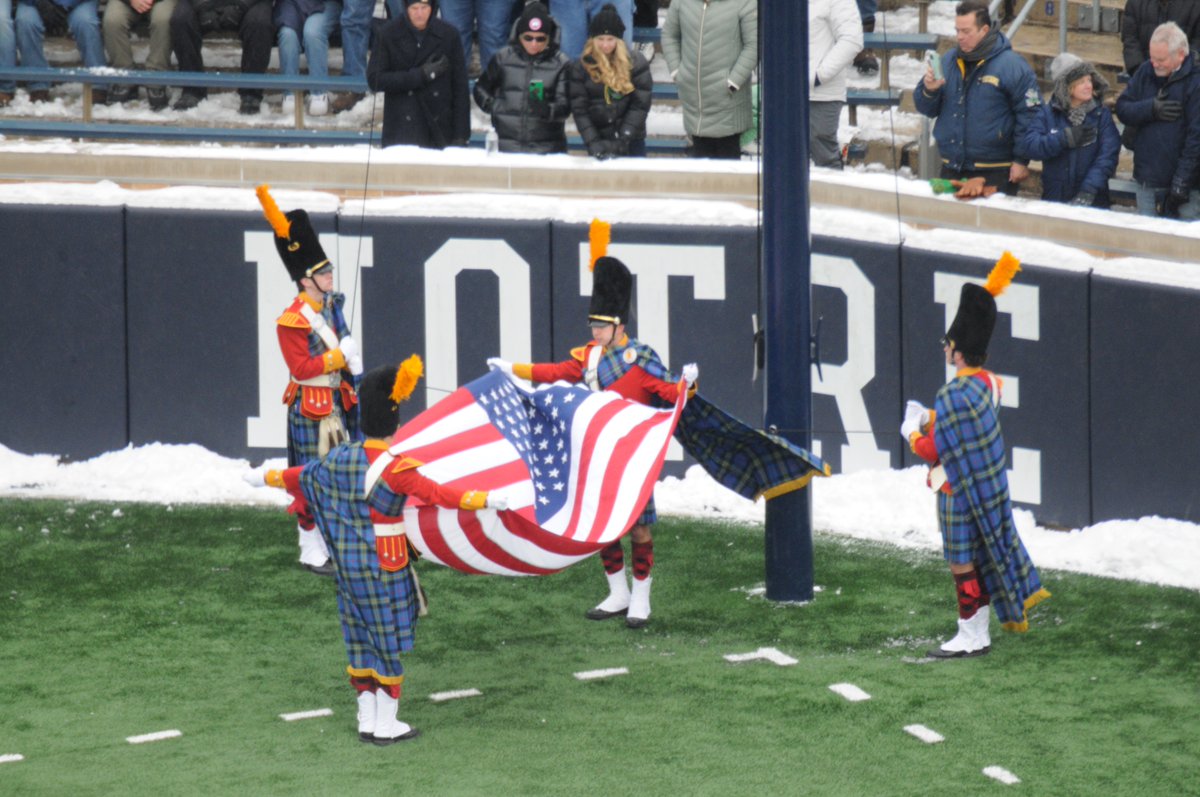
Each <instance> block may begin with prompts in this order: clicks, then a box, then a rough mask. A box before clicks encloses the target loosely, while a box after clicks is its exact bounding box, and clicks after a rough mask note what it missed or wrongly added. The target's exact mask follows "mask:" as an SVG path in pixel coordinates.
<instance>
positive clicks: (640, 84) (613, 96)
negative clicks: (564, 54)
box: [570, 3, 654, 160]
mask: <svg viewBox="0 0 1200 797" xmlns="http://www.w3.org/2000/svg"><path fill="white" fill-rule="evenodd" d="M624 33H625V23H624V22H622V21H621V15H620V14H619V13H618V12H617V9H616V7H615V6H613V5H612V4H611V3H608V4H606V5H605V6H604V7H603V8H601V9H600V12H599V13H598V14H596V16H594V17H592V19H591V21H590V22H588V40H587V43H586V44H584V45H583V55H582V56H580V58H579V60H578V61H574V62H572V64H571V83H570V86H571V91H570V96H571V112H572V113H573V114H574V117H575V127H577V128H579V135H580V137H581V138H583V143H584V145H585V146H586V147H587V151H588V154H589V155H591V156H592V157H594V158H599V159H601V160H603V159H605V158H613V157H618V156H624V155H633V156H637V157H641V156H643V155H645V154H646V117H647V115H649V113H650V94H651V92H652V91H653V90H654V78H653V77H651V75H650V64H649V62H647V61H646V59H645V57H644V56H643V55H642V54H641V53H640V52H638V51H637V50H630V49H629V48H627V47H626V46H625V40H624V39H622V38H621V37H622V36H623V35H624Z"/></svg>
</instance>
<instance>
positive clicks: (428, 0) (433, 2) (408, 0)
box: [404, 0, 438, 14]
mask: <svg viewBox="0 0 1200 797" xmlns="http://www.w3.org/2000/svg"><path fill="white" fill-rule="evenodd" d="M414 3H424V4H425V5H427V6H429V7H430V8H431V9H432V11H433V13H434V14H436V13H437V10H438V4H437V0H404V7H405V8H408V7H409V6H411V5H413V4H414Z"/></svg>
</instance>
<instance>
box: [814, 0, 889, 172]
mask: <svg viewBox="0 0 1200 797" xmlns="http://www.w3.org/2000/svg"><path fill="white" fill-rule="evenodd" d="M862 29H863V24H862V20H861V19H860V18H859V15H858V8H857V7H856V6H855V4H854V0H809V3H808V155H809V157H810V158H811V159H812V162H813V163H815V164H816V165H817V166H828V167H829V168H832V169H840V168H842V149H841V147H839V146H838V137H837V133H838V122H839V121H840V120H841V118H842V106H843V105H845V104H846V72H847V70H848V69H849V68H850V65H851V64H852V63H855V62H856V57H857V54H860V53H861V52H862V51H863V49H862V46H863V36H862ZM876 68H878V63H877V64H876Z"/></svg>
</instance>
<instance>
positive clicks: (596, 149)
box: [587, 138, 616, 160]
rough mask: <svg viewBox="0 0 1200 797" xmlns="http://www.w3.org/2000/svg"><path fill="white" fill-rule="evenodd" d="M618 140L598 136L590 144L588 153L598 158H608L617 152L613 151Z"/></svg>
mask: <svg viewBox="0 0 1200 797" xmlns="http://www.w3.org/2000/svg"><path fill="white" fill-rule="evenodd" d="M614 143H616V142H613V141H609V140H608V139H606V138H598V139H596V140H595V141H593V142H592V143H590V144H588V148H587V149H588V154H589V155H591V156H592V157H593V158H595V159H596V160H608V159H609V158H611V157H613V155H615V154H616V153H615V152H614V151H613V144H614Z"/></svg>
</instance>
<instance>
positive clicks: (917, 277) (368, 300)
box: [0, 205, 1200, 526]
mask: <svg viewBox="0 0 1200 797" xmlns="http://www.w3.org/2000/svg"><path fill="white" fill-rule="evenodd" d="M313 221H314V224H315V226H316V227H317V229H318V230H319V231H320V233H321V240H322V244H323V245H324V247H325V249H326V251H327V252H328V253H329V254H330V257H331V258H332V259H333V261H334V262H335V264H336V265H337V267H338V280H339V285H338V288H339V290H341V291H342V292H344V293H345V294H346V295H347V302H346V309H347V314H348V315H349V316H350V319H351V325H352V327H353V329H354V330H355V336H356V337H357V338H358V339H359V342H360V345H361V347H362V350H363V355H364V361H365V363H366V365H367V367H371V366H373V365H376V364H380V363H383V362H387V361H395V360H398V359H401V358H404V357H407V356H408V355H409V354H411V353H413V352H416V353H419V354H421V355H422V357H423V358H424V359H425V362H426V373H427V377H426V380H425V382H424V389H421V390H418V391H417V393H416V394H415V395H414V397H413V399H412V401H411V402H410V403H409V404H408V405H406V407H405V410H404V412H405V415H406V417H407V416H411V415H413V414H415V413H416V412H418V411H419V410H421V409H423V408H424V407H425V406H426V405H427V403H428V402H430V401H436V400H437V399H438V398H440V397H441V396H443V395H445V393H446V392H447V391H449V390H452V389H453V388H454V387H455V386H456V385H457V384H460V383H462V382H464V381H467V380H469V379H470V378H472V377H474V376H476V375H477V374H479V373H481V372H482V371H483V370H484V368H485V367H486V366H485V360H486V359H487V358H488V357H490V356H493V355H497V354H498V355H501V356H503V357H505V358H507V359H511V360H535V361H548V360H557V359H563V358H565V357H567V356H569V352H570V350H571V349H572V348H573V347H575V346H579V345H581V344H583V343H584V342H586V341H587V340H588V337H589V331H588V328H587V326H586V323H585V319H586V315H587V306H588V297H589V294H590V276H589V274H588V271H587V255H588V249H587V226H586V225H584V224H579V223H567V222H557V221H550V220H544V219H543V220H536V219H534V220H520V221H514V220H495V219H429V218H412V217H385V216H368V217H365V218H360V217H358V216H355V217H353V218H348V217H339V216H337V215H336V214H334V213H332V212H327V213H314V214H313ZM0 224H3V228H4V229H5V230H6V231H8V235H9V241H8V243H9V244H10V245H9V247H8V249H7V254H6V255H5V261H4V262H5V275H6V276H7V277H8V279H9V285H10V286H11V289H12V290H13V291H14V292H15V300H14V301H12V302H10V304H11V308H10V311H9V312H7V313H4V314H2V315H0V332H2V333H3V334H4V336H5V340H6V351H7V352H9V357H8V358H7V359H6V362H9V363H10V368H9V378H8V379H6V380H4V381H3V386H2V387H0V390H2V391H3V393H0V396H2V397H3V398H4V399H6V402H5V406H7V407H8V408H9V412H10V418H9V422H8V423H6V424H5V425H4V427H3V429H4V431H3V432H2V433H0V442H2V443H3V444H4V445H5V446H8V447H9V448H12V449H14V450H17V451H21V452H25V453H53V454H58V455H62V456H66V457H69V458H75V459H78V458H86V457H92V456H95V455H97V454H100V453H102V452H104V451H111V450H114V449H119V448H122V447H123V446H125V445H127V444H129V443H133V444H144V443H150V442H164V443H198V444H200V445H203V446H204V447H206V448H208V449H211V450H213V451H216V452H218V453H220V454H223V455H225V456H233V457H243V458H246V459H249V460H251V461H254V462H258V461H261V460H262V459H265V458H268V457H275V456H280V455H282V453H283V447H284V441H285V437H284V410H283V405H282V404H281V403H280V397H281V395H282V392H283V389H284V386H285V384H286V380H287V375H286V370H285V368H284V366H283V362H282V358H281V357H280V355H279V349H278V343H277V341H276V337H275V323H274V322H275V319H276V317H278V315H279V313H280V312H281V311H282V310H283V308H284V307H285V306H286V305H287V304H288V302H289V300H290V299H291V298H292V297H293V296H294V295H295V287H294V286H293V285H292V284H291V283H290V282H289V280H288V278H287V274H286V271H285V270H284V269H283V266H282V264H281V263H280V262H279V259H278V254H277V253H276V251H275V248H274V242H273V236H272V234H271V232H270V231H269V229H267V228H266V225H265V224H264V223H263V221H262V217H261V215H260V214H259V213H257V212H249V211H196V210H186V211H185V210H164V209H150V208H134V207H131V208H120V207H117V208H84V207H54V208H51V209H48V208H46V207H43V206H37V207H32V206H21V205H0ZM360 236H361V237H360ZM813 243H814V253H815V254H814V257H813V271H812V275H813V277H812V280H813V313H812V315H813V318H814V322H815V321H816V320H817V319H819V322H820V361H821V368H820V372H819V373H814V374H813V386H814V387H813V392H814V402H813V407H814V419H813V423H814V432H813V437H814V447H819V449H820V452H821V453H822V455H823V456H824V457H825V458H826V459H827V460H828V461H829V462H830V463H831V464H832V465H833V468H834V470H835V472H838V471H843V470H860V469H865V468H894V467H901V466H904V465H909V464H912V463H913V457H912V455H911V454H910V453H909V452H908V451H907V448H906V446H904V445H903V444H902V441H901V440H900V437H899V434H898V433H897V427H898V424H899V419H900V415H901V409H902V406H903V402H904V400H905V399H907V398H915V399H918V400H920V401H922V402H923V403H926V404H931V403H932V401H933V396H934V394H935V392H936V391H937V388H938V386H939V385H940V384H942V383H943V382H944V380H945V379H946V369H945V366H944V363H943V362H942V359H941V349H940V346H939V345H938V338H939V337H940V336H941V334H942V333H943V332H944V331H945V329H946V326H947V324H948V322H949V319H950V317H951V316H952V314H953V312H954V310H955V309H956V306H957V300H958V294H959V290H960V289H961V285H962V283H963V281H965V280H974V281H982V279H983V278H984V276H985V275H986V273H987V271H988V269H989V268H990V267H991V263H990V262H989V261H986V260H982V259H979V258H972V257H966V256H959V255H952V254H946V253H944V252H932V251H925V250H921V249H917V248H915V247H912V246H903V247H901V246H896V245H888V244H877V243H866V242H858V241H852V240H848V239H841V238H830V237H825V236H820V235H818V236H815V238H814V242H813ZM610 252H611V253H612V254H614V255H616V256H618V257H620V258H622V259H623V260H624V261H626V262H627V263H628V264H629V265H630V267H631V269H632V270H633V272H634V273H635V275H636V280H637V282H636V288H635V297H634V307H635V309H634V313H633V320H632V322H631V324H630V327H631V330H632V332H633V334H635V335H636V336H637V337H639V338H641V339H643V340H645V341H647V342H648V343H650V344H651V345H652V346H654V347H655V348H656V349H658V351H659V352H660V353H661V354H662V355H663V357H664V359H665V360H666V361H667V363H668V364H669V365H670V366H671V367H672V368H675V369H678V368H679V367H680V366H681V365H683V364H684V363H686V362H690V361H696V362H698V363H699V364H700V366H701V383H700V384H701V390H702V391H703V392H704V393H705V394H706V395H707V396H708V397H710V398H711V399H712V400H714V401H715V402H717V403H718V404H720V405H722V406H724V407H725V408H727V409H728V410H730V411H731V412H733V413H734V414H736V415H738V416H740V417H742V418H743V419H745V420H747V421H748V422H750V423H752V424H759V423H761V420H762V405H761V389H760V387H761V386H760V385H759V384H756V383H755V382H754V357H753V347H752V330H753V327H752V320H751V319H752V316H753V315H754V314H755V313H757V312H759V308H758V298H757V296H758V290H759V276H758V255H757V252H758V238H757V231H756V230H754V229H753V228H747V227H736V226H734V227H712V226H705V227H692V226H682V225H666V224H663V225H656V224H622V225H618V226H616V227H615V228H614V232H613V241H612V244H611V246H610ZM356 265H357V266H359V267H360V268H358V269H356V268H355V266H356ZM999 309H1000V318H999V321H998V324H997V328H996V333H995V336H994V338H993V345H992V349H991V359H990V361H989V365H990V366H991V367H992V368H993V369H994V370H996V371H997V372H999V373H1000V374H1001V375H1003V376H1004V378H1005V404H1004V407H1003V410H1002V412H1001V418H1002V421H1003V424H1004V431H1005V437H1006V441H1007V443H1008V446H1009V454H1010V468H1011V478H1012V484H1013V497H1014V500H1015V501H1016V502H1017V503H1018V504H1019V505H1022V506H1026V507H1028V508H1030V509H1032V510H1033V511H1034V512H1035V514H1036V516H1037V518H1038V519H1039V521H1041V522H1043V523H1047V522H1048V523H1057V524H1062V525H1066V526H1078V525H1085V524H1088V523H1092V522H1096V521H1099V520H1104V519H1109V518H1120V517H1137V516H1140V515H1144V514H1160V515H1164V516H1171V517H1178V518H1183V519H1187V520H1200V497H1198V495H1197V493H1198V492H1200V491H1198V489H1197V488H1196V487H1195V476H1194V474H1195V473H1196V471H1197V470H1198V468H1200V445H1197V441H1196V439H1195V434H1194V431H1193V427H1194V423H1193V422H1192V419H1193V418H1195V417H1196V416H1197V414H1200V399H1198V398H1197V397H1196V392H1195V390H1194V389H1192V388H1191V387H1190V382H1191V380H1190V379H1188V378H1187V374H1188V372H1187V371H1184V372H1183V373H1179V370H1180V369H1179V365H1180V364H1186V363H1188V362H1190V359H1189V356H1190V354H1191V349H1192V348H1193V347H1194V344H1193V341H1195V340H1197V339H1198V338H1200V320H1198V319H1200V291H1196V290H1185V289H1182V288H1172V287H1166V286H1162V285H1150V284H1143V283H1137V282H1130V281H1127V280H1122V281H1116V280H1113V279H1110V278H1107V277H1099V276H1096V275H1094V274H1091V273H1090V272H1087V271H1082V270H1079V271H1070V270H1061V269H1051V268H1042V267H1038V266H1034V265H1028V264H1027V265H1026V267H1025V270H1024V271H1023V272H1022V273H1021V274H1020V275H1019V276H1018V278H1017V280H1016V281H1015V282H1014V284H1013V285H1012V287H1010V289H1009V290H1008V291H1007V292H1006V293H1005V294H1004V295H1003V296H1002V297H1001V298H1000V301H999ZM676 455H677V456H678V452H676ZM684 464H685V463H683V462H682V460H681V459H676V460H674V461H672V462H670V463H669V464H668V472H670V473H678V472H680V470H681V469H682V468H683V467H684Z"/></svg>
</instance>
